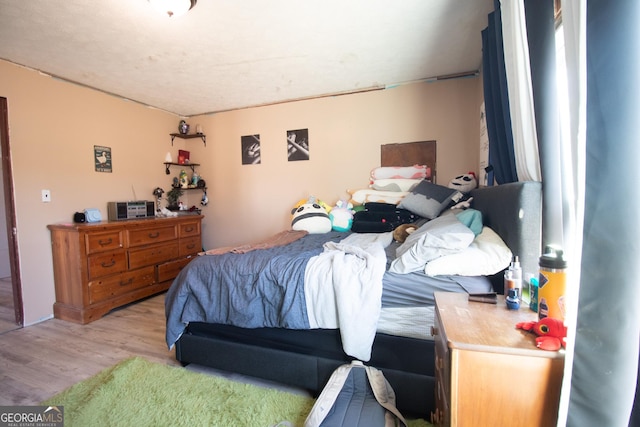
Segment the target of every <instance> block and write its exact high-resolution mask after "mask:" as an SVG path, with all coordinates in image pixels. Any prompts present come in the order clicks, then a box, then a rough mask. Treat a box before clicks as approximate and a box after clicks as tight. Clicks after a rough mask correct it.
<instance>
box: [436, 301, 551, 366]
mask: <svg viewBox="0 0 640 427" xmlns="http://www.w3.org/2000/svg"><path fill="white" fill-rule="evenodd" d="M435 300H436V308H437V315H438V316H439V317H440V320H441V325H442V327H443V328H444V329H445V330H444V331H440V333H443V335H445V336H446V339H447V346H448V347H449V348H451V349H459V350H471V351H484V352H492V353H507V354H520V355H524V356H534V357H549V358H557V357H564V350H560V351H545V350H541V349H539V348H537V347H536V345H535V334H533V333H531V332H526V331H523V330H521V329H516V324H517V323H518V322H528V321H537V320H538V315H537V314H536V313H535V312H533V311H531V310H530V309H529V307H527V306H523V305H521V306H520V309H519V310H508V309H507V306H506V304H505V301H504V296H502V295H498V303H497V304H488V303H482V302H475V301H469V299H468V295H467V294H466V293H457V292H436V293H435Z"/></svg>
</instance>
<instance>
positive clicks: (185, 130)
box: [178, 120, 189, 135]
mask: <svg viewBox="0 0 640 427" xmlns="http://www.w3.org/2000/svg"><path fill="white" fill-rule="evenodd" d="M178 132H180V133H181V134H182V135H186V134H188V133H189V125H188V124H187V122H185V121H184V120H180V124H179V125H178Z"/></svg>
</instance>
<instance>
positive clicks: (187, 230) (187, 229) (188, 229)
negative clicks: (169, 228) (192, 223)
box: [184, 227, 195, 233]
mask: <svg viewBox="0 0 640 427" xmlns="http://www.w3.org/2000/svg"><path fill="white" fill-rule="evenodd" d="M193 230H195V227H187V228H185V229H184V231H186V232H187V233H191V232H192V231H193Z"/></svg>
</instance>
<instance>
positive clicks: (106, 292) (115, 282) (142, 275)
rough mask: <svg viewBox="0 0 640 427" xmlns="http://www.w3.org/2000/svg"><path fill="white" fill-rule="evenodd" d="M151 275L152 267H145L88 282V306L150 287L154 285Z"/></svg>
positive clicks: (152, 275)
mask: <svg viewBox="0 0 640 427" xmlns="http://www.w3.org/2000/svg"><path fill="white" fill-rule="evenodd" d="M153 273H154V271H153V267H146V268H140V269H138V270H134V271H130V272H126V273H123V274H119V275H116V276H110V277H107V278H104V279H101V280H94V281H92V282H89V304H94V303H97V302H100V301H104V300H107V299H109V298H113V297H116V296H118V295H122V294H125V293H127V292H131V291H133V290H135V289H140V288H144V287H146V286H150V285H152V284H153V283H154V274H153Z"/></svg>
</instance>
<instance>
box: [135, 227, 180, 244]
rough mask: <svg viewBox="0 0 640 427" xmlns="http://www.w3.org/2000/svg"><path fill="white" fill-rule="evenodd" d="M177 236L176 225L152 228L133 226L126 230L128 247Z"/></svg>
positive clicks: (167, 239)
mask: <svg viewBox="0 0 640 427" xmlns="http://www.w3.org/2000/svg"><path fill="white" fill-rule="evenodd" d="M177 238H178V227H177V226H176V225H171V224H169V225H163V226H157V227H153V228H133V229H129V230H127V240H128V241H129V247H135V246H143V245H150V244H153V243H158V242H166V241H169V240H174V239H177Z"/></svg>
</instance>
